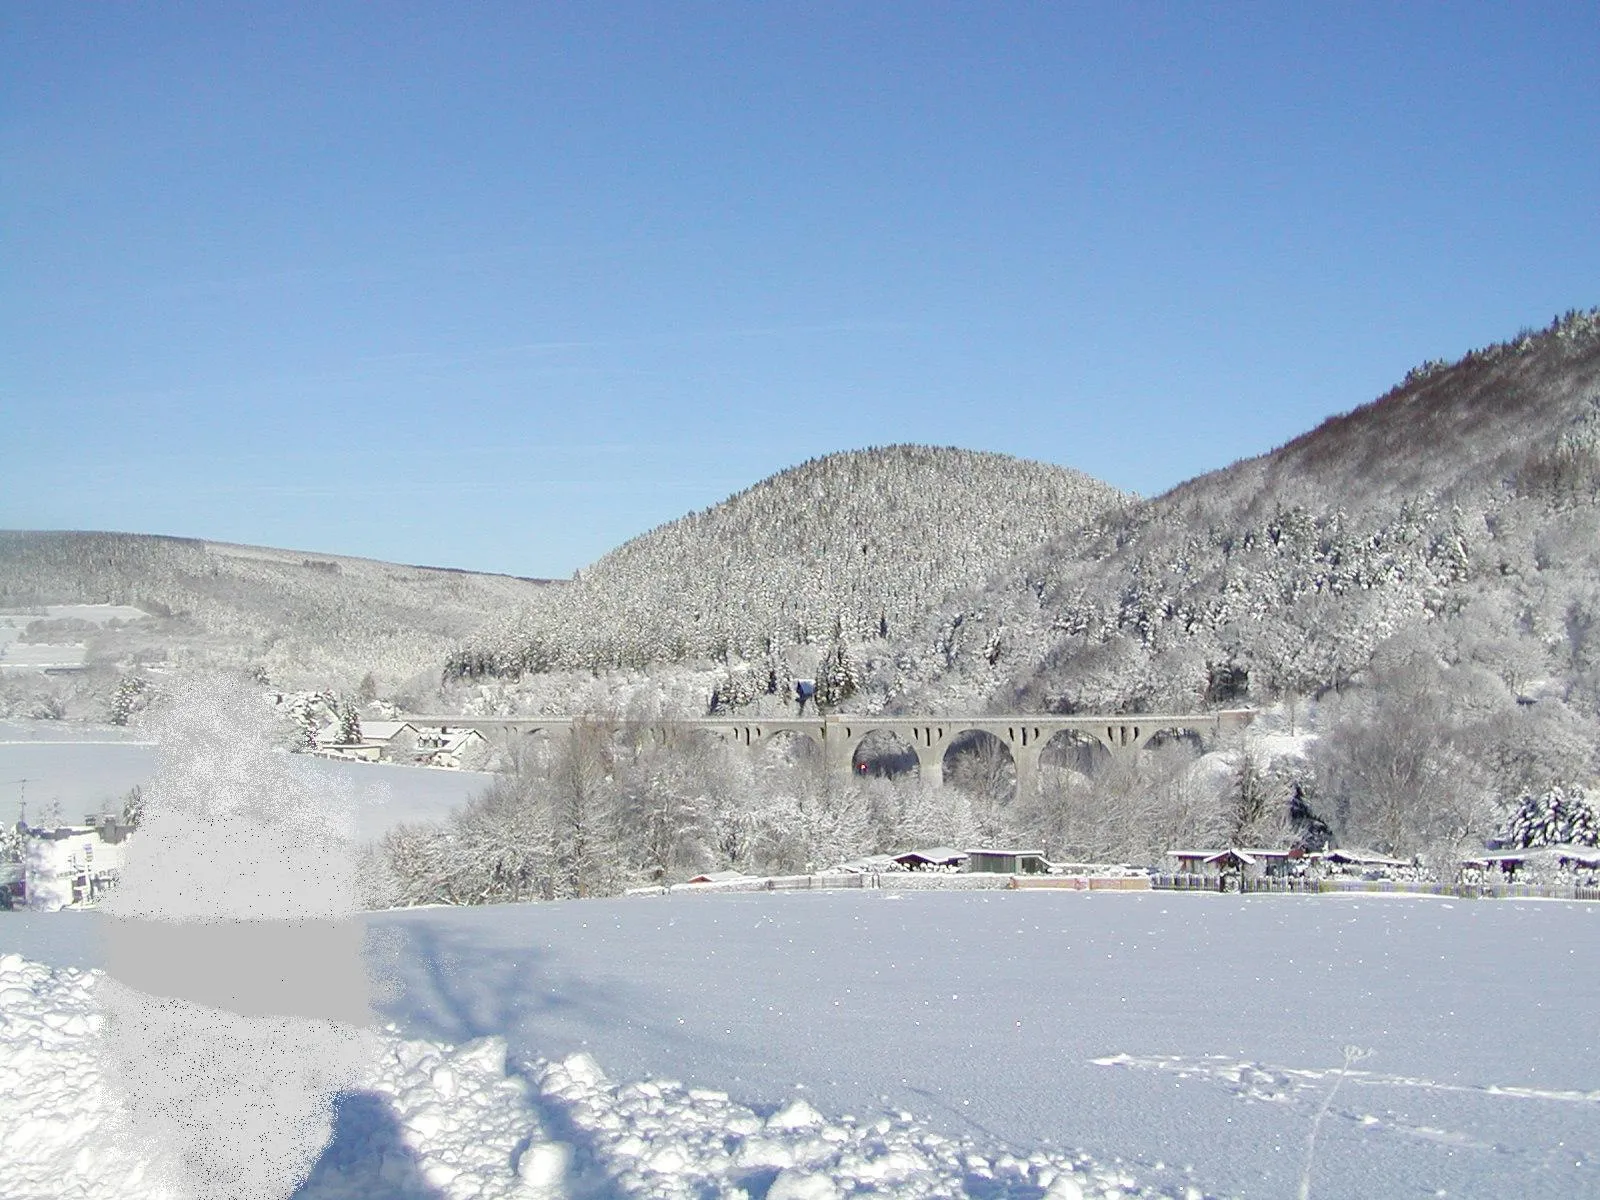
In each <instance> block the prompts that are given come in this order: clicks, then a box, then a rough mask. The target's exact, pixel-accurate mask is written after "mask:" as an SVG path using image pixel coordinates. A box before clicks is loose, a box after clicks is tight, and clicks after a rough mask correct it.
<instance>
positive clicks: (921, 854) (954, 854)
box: [894, 846, 967, 864]
mask: <svg viewBox="0 0 1600 1200" xmlns="http://www.w3.org/2000/svg"><path fill="white" fill-rule="evenodd" d="M966 857H967V852H966V851H965V850H957V849H954V848H953V847H951V846H932V847H929V848H928V849H926V850H907V851H906V852H905V853H904V854H896V855H895V856H894V861H895V862H897V863H904V862H908V861H916V862H925V863H937V864H945V863H958V862H961V861H963V860H964V859H965V858H966Z"/></svg>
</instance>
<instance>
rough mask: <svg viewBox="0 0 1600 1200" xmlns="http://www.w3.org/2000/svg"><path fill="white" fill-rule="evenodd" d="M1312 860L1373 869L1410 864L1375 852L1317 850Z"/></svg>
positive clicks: (1337, 849)
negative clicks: (1343, 863)
mask: <svg viewBox="0 0 1600 1200" xmlns="http://www.w3.org/2000/svg"><path fill="white" fill-rule="evenodd" d="M1310 857H1312V858H1320V859H1322V860H1323V861H1325V862H1347V863H1355V864H1359V865H1367V866H1374V867H1407V866H1410V865H1411V864H1410V863H1407V862H1405V861H1404V860H1402V859H1398V858H1390V857H1389V856H1388V855H1387V854H1379V853H1378V852H1377V851H1376V850H1343V849H1339V848H1334V849H1331V850H1319V851H1318V852H1317V853H1316V854H1314V855H1311V856H1310Z"/></svg>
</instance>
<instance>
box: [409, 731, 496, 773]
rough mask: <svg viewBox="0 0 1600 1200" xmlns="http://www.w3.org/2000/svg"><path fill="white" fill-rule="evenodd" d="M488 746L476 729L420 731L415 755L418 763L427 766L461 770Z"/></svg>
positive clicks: (486, 740) (485, 739)
mask: <svg viewBox="0 0 1600 1200" xmlns="http://www.w3.org/2000/svg"><path fill="white" fill-rule="evenodd" d="M488 744H489V740H488V739H487V738H485V737H484V736H483V734H481V733H479V732H478V731H477V730H476V729H451V728H450V727H449V726H446V727H444V728H443V729H419V730H418V731H417V744H416V750H415V751H414V753H415V756H416V761H417V762H418V763H422V764H424V765H426V766H430V767H448V768H450V769H451V770H460V769H461V768H462V767H463V766H466V765H467V764H468V763H469V762H471V761H472V760H473V759H474V758H475V757H476V756H477V755H478V754H479V753H480V752H481V751H482V749H483V747H485V746H487V745H488Z"/></svg>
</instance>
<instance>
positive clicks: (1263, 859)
mask: <svg viewBox="0 0 1600 1200" xmlns="http://www.w3.org/2000/svg"><path fill="white" fill-rule="evenodd" d="M1167 857H1168V858H1175V859H1177V860H1178V874H1180V875H1230V874H1233V875H1246V876H1249V877H1250V878H1252V879H1254V878H1259V877H1260V876H1262V875H1275V874H1277V873H1278V872H1279V871H1281V870H1282V869H1283V867H1284V864H1286V863H1287V862H1288V861H1289V860H1290V859H1291V858H1294V857H1295V854H1294V851H1292V850H1269V849H1263V848H1262V847H1259V846H1226V847H1224V848H1223V849H1221V850H1168V851H1167Z"/></svg>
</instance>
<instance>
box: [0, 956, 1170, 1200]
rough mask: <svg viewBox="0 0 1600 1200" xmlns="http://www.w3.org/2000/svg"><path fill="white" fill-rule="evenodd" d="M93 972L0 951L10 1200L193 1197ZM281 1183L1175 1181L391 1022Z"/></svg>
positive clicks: (720, 1189) (735, 1186) (433, 1191)
mask: <svg viewBox="0 0 1600 1200" xmlns="http://www.w3.org/2000/svg"><path fill="white" fill-rule="evenodd" d="M100 978H102V974H101V973H100V972H98V971H80V970H76V969H73V968H67V967H63V968H52V967H46V966H43V965H40V964H38V963H34V962H30V961H28V960H26V959H24V958H22V957H21V956H20V955H15V954H11V955H5V956H0V1129H3V1130H5V1131H6V1138H5V1146H4V1150H3V1152H0V1176H3V1179H4V1190H5V1194H6V1196H7V1197H8V1200H187V1198H186V1197H183V1196H182V1195H181V1194H180V1193H179V1192H177V1191H176V1190H174V1189H173V1188H172V1186H171V1185H170V1184H167V1183H165V1182H163V1180H162V1179H161V1178H158V1175H159V1172H158V1171H156V1170H155V1169H154V1167H153V1163H152V1161H151V1160H149V1159H147V1158H146V1157H144V1156H143V1155H142V1153H141V1151H142V1150H143V1151H148V1150H149V1149H150V1148H148V1147H138V1146H131V1145H129V1144H128V1143H126V1142H123V1141H119V1140H118V1139H116V1138H114V1137H110V1136H107V1131H109V1130H112V1129H113V1128H114V1127H115V1124H116V1122H117V1120H118V1118H119V1115H120V1114H119V1113H118V1112H117V1111H115V1108H116V1106H115V1101H114V1099H113V1097H114V1095H115V1093H114V1091H113V1090H112V1089H111V1088H109V1087H108V1086H107V1081H106V1078H105V1075H104V1073H103V1071H102V1069H101V1065H100V1063H99V1062H98V1061H97V1058H96V1053H95V1050H96V1046H97V1041H96V1038H95V1033H96V1031H97V1030H98V1029H99V1027H100V1024H101V1016H100V1014H99V1013H98V1012H97V1011H96V1002H95V993H94V987H95V984H96V982H97V980H99V979H100ZM375 1041H376V1043H377V1052H376V1056H375V1058H374V1060H373V1061H372V1062H371V1063H370V1064H368V1069H367V1073H366V1075H365V1077H364V1078H363V1079H362V1081H361V1083H360V1085H359V1086H358V1087H357V1088H354V1089H352V1090H350V1091H348V1092H346V1093H344V1094H342V1095H341V1096H340V1097H339V1101H338V1105H337V1108H338V1111H337V1113H336V1115H335V1121H334V1137H333V1139H332V1141H331V1142H330V1143H329V1145H328V1146H327V1147H326V1148H325V1149H324V1150H323V1152H322V1155H321V1158H320V1159H319V1160H318V1161H317V1163H316V1165H315V1166H314V1168H313V1169H312V1171H311V1173H310V1175H309V1177H308V1178H307V1179H306V1180H305V1181H304V1183H302V1184H301V1186H300V1187H299V1188H298V1189H297V1190H296V1191H295V1193H294V1197H293V1200H358V1198H360V1200H365V1198H367V1197H371V1196H374V1195H383V1196H385V1197H392V1198H394V1200H568V1198H570V1200H588V1198H596V1200H598V1198H600V1197H619V1196H620V1197H648V1198H651V1200H679V1198H682V1200H690V1198H694V1200H700V1198H702V1197H713V1196H714V1197H720V1198H722V1200H758V1198H760V1197H765V1198H766V1200H838V1198H841V1197H843V1196H845V1195H848V1194H868V1195H880V1196H895V1197H906V1198H917V1197H951V1198H954V1197H964V1196H982V1197H985V1198H986V1200H1021V1198H1022V1197H1028V1198H1030V1200H1036V1198H1039V1197H1046V1198H1048V1200H1080V1198H1094V1197H1100V1198H1109V1197H1113V1196H1120V1197H1130V1198H1131V1197H1157V1196H1173V1197H1175V1196H1182V1197H1185V1198H1186V1200H1199V1198H1200V1197H1201V1192H1200V1191H1199V1190H1198V1189H1196V1188H1186V1189H1183V1190H1181V1191H1178V1192H1171V1191H1165V1192H1164V1191H1156V1190H1151V1189H1148V1188H1145V1187H1142V1186H1140V1185H1139V1184H1138V1183H1137V1182H1136V1181H1135V1180H1134V1179H1133V1178H1132V1177H1131V1176H1130V1175H1129V1174H1128V1173H1127V1172H1126V1171H1124V1170H1122V1169H1120V1168H1116V1167H1107V1166H1104V1165H1101V1164H1097V1163H1095V1162H1093V1161H1091V1160H1090V1159H1088V1158H1087V1157H1085V1156H1083V1155H1072V1154H1066V1153H1062V1152H1048V1153H1046V1152H1036V1153H1032V1154H1020V1153H1012V1152H1010V1151H1008V1150H1006V1149H1004V1148H996V1147H992V1146H989V1147H985V1146H980V1145H978V1144H976V1143H974V1142H972V1141H970V1140H966V1139H955V1138H950V1137H947V1136H944V1135H942V1134H939V1133H936V1132H933V1131H932V1130H929V1129H927V1128H925V1127H923V1126H921V1125H919V1124H918V1122H917V1121H916V1120H915V1119H913V1118H912V1117H911V1115H910V1114H908V1113H896V1114H892V1115H879V1116H869V1117H866V1118H862V1119H857V1118H855V1117H849V1116H843V1117H839V1118H837V1119H833V1118H830V1117H828V1116H826V1115H824V1114H823V1113H821V1112H819V1111H818V1110H817V1109H816V1108H814V1107H813V1106H812V1105H811V1104H810V1103H809V1102H807V1101H806V1100H804V1099H801V1098H798V1097H797V1098H795V1099H794V1100H792V1101H790V1102H789V1103H788V1104H786V1105H784V1106H783V1107H781V1108H779V1109H777V1110H776V1111H775V1112H772V1113H769V1114H767V1115H766V1116H765V1117H763V1116H762V1115H760V1114H759V1113H757V1112H756V1111H754V1110H752V1109H750V1108H748V1107H745V1106H743V1105H741V1104H739V1103H737V1102H735V1101H733V1100H732V1099H730V1098H729V1097H728V1095H727V1094H726V1093H723V1092H718V1091H712V1090H708V1089H704V1088H692V1087H685V1086H684V1085H682V1084H680V1083H677V1082H674V1081H671V1080H653V1081H651V1080H646V1081H639V1082H628V1083H620V1084H619V1083H613V1082H612V1081H610V1080H608V1079H607V1078H606V1076H605V1074H604V1072H603V1071H602V1070H601V1069H600V1066H599V1064H598V1063H596V1062H595V1060H594V1059H593V1058H591V1057H590V1056H588V1055H586V1054H577V1055H573V1056H571V1057H568V1058H566V1059H563V1060H561V1061H559V1062H544V1061H540V1062H533V1063H525V1064H517V1063H508V1062H507V1057H506V1044H505V1042H504V1041H503V1040H502V1039H500V1038H485V1039H480V1040H477V1041H474V1042H470V1043H467V1044H465V1045H461V1046H454V1045H447V1044H441V1043H436V1042H429V1041H412V1040H406V1039H403V1038H400V1037H399V1036H398V1035H397V1034H396V1032H395V1030H394V1027H392V1026H390V1027H387V1028H386V1029H385V1030H384V1031H382V1032H381V1033H380V1034H378V1035H377V1036H376V1038H375Z"/></svg>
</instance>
